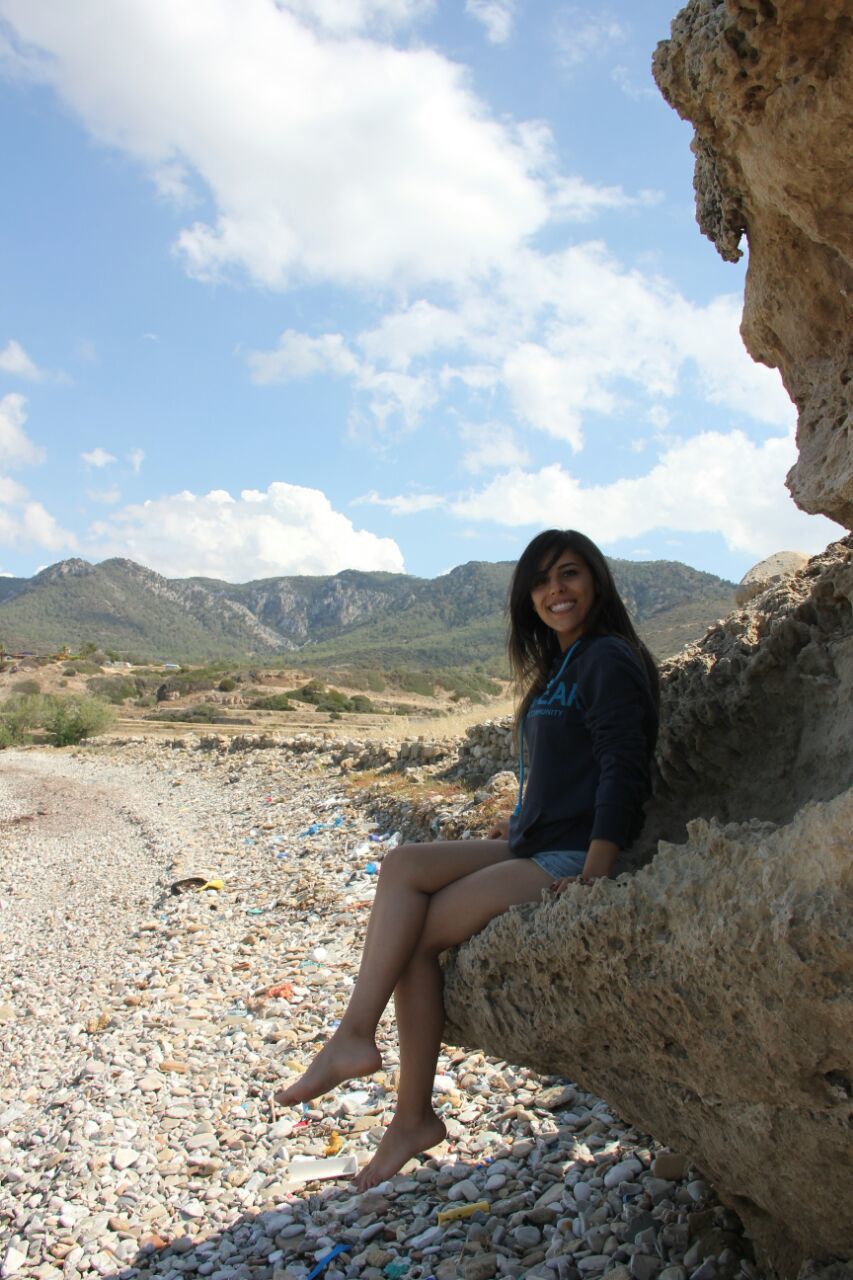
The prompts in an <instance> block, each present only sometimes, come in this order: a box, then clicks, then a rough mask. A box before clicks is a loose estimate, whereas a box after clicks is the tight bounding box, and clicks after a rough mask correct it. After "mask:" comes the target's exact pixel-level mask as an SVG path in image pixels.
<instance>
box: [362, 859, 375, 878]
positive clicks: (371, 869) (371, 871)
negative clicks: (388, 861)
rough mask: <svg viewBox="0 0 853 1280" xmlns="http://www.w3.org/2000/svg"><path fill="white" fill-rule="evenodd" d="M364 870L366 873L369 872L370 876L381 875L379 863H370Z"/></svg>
mask: <svg viewBox="0 0 853 1280" xmlns="http://www.w3.org/2000/svg"><path fill="white" fill-rule="evenodd" d="M364 869H365V871H366V872H367V874H368V875H369V876H378V875H379V863H378V862H368V864H367V866H366V867H365V868H364Z"/></svg>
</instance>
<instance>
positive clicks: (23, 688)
mask: <svg viewBox="0 0 853 1280" xmlns="http://www.w3.org/2000/svg"><path fill="white" fill-rule="evenodd" d="M12 692H13V693H22V694H36V693H41V685H40V684H39V682H38V680H16V681H15V683H14V684H13V685H12Z"/></svg>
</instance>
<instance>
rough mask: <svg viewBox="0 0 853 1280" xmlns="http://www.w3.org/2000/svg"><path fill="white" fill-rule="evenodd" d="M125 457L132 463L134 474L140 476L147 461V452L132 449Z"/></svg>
mask: <svg viewBox="0 0 853 1280" xmlns="http://www.w3.org/2000/svg"><path fill="white" fill-rule="evenodd" d="M125 456H126V459H127V461H128V462H129V463H130V465H131V467H132V468H133V474H134V475H137V476H138V475H139V471H140V468H141V466H142V464H143V462H144V461H145V450H144V449H131V451H130V453H128V454H126V455H125Z"/></svg>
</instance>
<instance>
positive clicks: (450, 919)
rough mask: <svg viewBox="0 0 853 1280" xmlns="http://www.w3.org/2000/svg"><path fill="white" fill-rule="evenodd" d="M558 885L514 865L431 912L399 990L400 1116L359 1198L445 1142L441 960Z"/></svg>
mask: <svg viewBox="0 0 853 1280" xmlns="http://www.w3.org/2000/svg"><path fill="white" fill-rule="evenodd" d="M551 879H552V877H551V876H549V875H548V873H547V872H546V871H543V870H542V868H541V867H539V866H537V865H536V863H535V862H531V861H530V860H529V859H528V858H511V859H510V860H508V861H504V862H500V863H498V864H497V865H493V866H490V867H486V868H484V869H483V870H481V871H476V872H474V873H472V874H471V875H467V876H465V877H464V878H462V879H460V880H457V881H455V882H454V883H453V884H451V885H449V886H448V887H447V888H444V889H441V890H440V891H439V892H438V893H436V894H435V895H434V896H433V898H432V900H431V902H430V905H429V910H428V912H427V916H426V920H425V922H424V927H423V932H422V934H421V937H420V939H419V940H418V944H417V947H416V948H415V951H414V953H413V954H412V957H411V959H410V961H409V963H408V965H407V967H406V969H405V972H404V973H403V975H402V977H401V978H400V981H399V982H398V983H397V986H396V988H395V990H394V1004H395V1008H396V1011H397V1030H398V1033H399V1037H400V1087H399V1089H398V1092H397V1110H396V1113H395V1116H394V1119H393V1120H392V1121H391V1124H390V1125H389V1127H388V1129H387V1131H386V1133H385V1135H384V1137H383V1138H382V1141H381V1142H380V1144H379V1147H378V1148H377V1151H376V1154H375V1155H374V1157H373V1159H372V1160H371V1161H370V1163H369V1164H368V1165H366V1166H365V1168H364V1169H362V1171H361V1173H360V1174H359V1175H358V1177H357V1179H356V1186H357V1187H358V1189H359V1190H360V1191H365V1190H366V1189H367V1188H368V1187H373V1186H375V1185H376V1184H377V1183H378V1182H382V1181H383V1180H384V1179H385V1178H390V1177H393V1175H394V1174H395V1173H397V1172H398V1170H399V1169H401V1168H402V1167H403V1165H404V1164H405V1163H406V1161H407V1160H409V1159H410V1158H411V1157H412V1156H414V1155H417V1154H418V1152H420V1151H426V1150H429V1148H430V1147H434V1146H436V1145H437V1144H438V1143H439V1142H441V1141H442V1139H443V1138H444V1134H445V1128H444V1125H443V1124H442V1122H441V1120H440V1119H439V1117H438V1116H437V1115H436V1114H435V1112H434V1111H433V1109H432V1086H433V1080H434V1078H435V1066H436V1062H437V1060H438V1054H439V1050H440V1048H441V1035H442V1031H443V1029H444V998H443V982H442V975H441V968H440V966H439V963H438V957H439V954H440V953H441V952H442V951H446V950H447V948H448V947H451V946H454V945H455V944H456V943H458V942H463V941H465V939H466V938H470V937H471V936H472V934H475V933H479V931H480V930H481V929H482V928H484V927H485V925H486V924H488V922H489V920H491V919H492V918H493V917H494V916H496V915H499V914H500V913H501V912H502V911H506V909H507V908H508V907H511V906H515V905H516V904H518V903H522V902H537V901H538V900H539V897H540V894H541V893H542V890H543V889H545V888H547V886H548V885H549V884H550V882H551Z"/></svg>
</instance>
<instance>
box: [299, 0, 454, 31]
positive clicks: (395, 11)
mask: <svg viewBox="0 0 853 1280" xmlns="http://www.w3.org/2000/svg"><path fill="white" fill-rule="evenodd" d="M279 4H280V5H281V6H282V8H285V9H289V10H290V11H291V13H293V14H295V15H296V16H297V17H299V18H302V19H304V20H305V21H307V22H310V23H311V24H312V25H315V26H317V27H320V28H321V29H323V30H325V31H329V32H332V33H333V34H335V35H352V34H353V33H354V32H357V31H365V30H367V29H369V28H371V27H373V28H377V29H378V30H379V31H387V30H391V29H393V28H395V27H401V26H406V25H408V24H409V23H412V22H416V21H417V20H418V19H419V18H422V17H425V16H426V15H427V14H428V13H430V12H431V11H432V9H433V8H434V4H433V0H279Z"/></svg>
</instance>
